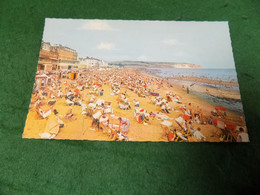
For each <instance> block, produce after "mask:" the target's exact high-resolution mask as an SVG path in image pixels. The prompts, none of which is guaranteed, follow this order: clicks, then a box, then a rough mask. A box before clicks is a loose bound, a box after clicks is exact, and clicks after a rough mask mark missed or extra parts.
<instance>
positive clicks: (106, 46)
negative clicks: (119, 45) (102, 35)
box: [97, 42, 116, 50]
mask: <svg viewBox="0 0 260 195" xmlns="http://www.w3.org/2000/svg"><path fill="white" fill-rule="evenodd" d="M97 49H99V50H115V49H116V47H115V45H114V44H113V43H103V42H101V43H99V44H98V46H97Z"/></svg>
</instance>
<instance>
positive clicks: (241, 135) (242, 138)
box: [237, 127, 249, 142]
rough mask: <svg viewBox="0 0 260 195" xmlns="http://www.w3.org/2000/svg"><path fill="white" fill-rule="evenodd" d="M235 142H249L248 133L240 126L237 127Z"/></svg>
mask: <svg viewBox="0 0 260 195" xmlns="http://www.w3.org/2000/svg"><path fill="white" fill-rule="evenodd" d="M237 142H249V137H248V134H247V133H245V130H244V129H243V128H242V127H240V128H239V133H238V136H237Z"/></svg>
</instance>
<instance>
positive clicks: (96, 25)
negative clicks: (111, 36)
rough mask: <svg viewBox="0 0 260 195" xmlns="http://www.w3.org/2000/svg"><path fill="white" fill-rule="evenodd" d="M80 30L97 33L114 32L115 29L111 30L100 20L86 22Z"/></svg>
mask: <svg viewBox="0 0 260 195" xmlns="http://www.w3.org/2000/svg"><path fill="white" fill-rule="evenodd" d="M81 29H84V30H98V31H115V30H116V29H114V28H112V27H111V26H110V25H109V24H108V23H107V22H105V21H102V20H91V21H86V22H84V24H83V25H82V26H81Z"/></svg>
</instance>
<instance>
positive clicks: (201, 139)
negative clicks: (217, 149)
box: [193, 127, 206, 141]
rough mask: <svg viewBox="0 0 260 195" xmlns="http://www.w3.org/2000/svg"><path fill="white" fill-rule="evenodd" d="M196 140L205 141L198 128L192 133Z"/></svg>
mask: <svg viewBox="0 0 260 195" xmlns="http://www.w3.org/2000/svg"><path fill="white" fill-rule="evenodd" d="M193 135H194V136H195V137H196V139H197V140H198V141H206V137H205V136H204V135H203V134H202V133H201V132H200V128H199V127H198V129H197V130H196V131H195V132H194V134H193Z"/></svg>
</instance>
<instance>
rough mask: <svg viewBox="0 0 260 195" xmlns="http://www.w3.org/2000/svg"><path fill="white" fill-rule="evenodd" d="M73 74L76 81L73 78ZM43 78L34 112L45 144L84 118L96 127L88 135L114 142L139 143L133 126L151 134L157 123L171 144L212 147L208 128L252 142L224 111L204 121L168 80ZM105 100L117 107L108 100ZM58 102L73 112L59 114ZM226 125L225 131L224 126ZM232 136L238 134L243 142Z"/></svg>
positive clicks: (84, 73)
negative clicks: (41, 122)
mask: <svg viewBox="0 0 260 195" xmlns="http://www.w3.org/2000/svg"><path fill="white" fill-rule="evenodd" d="M71 74H75V75H76V76H73V77H71ZM37 75H38V76H39V75H44V76H42V77H40V81H38V80H37V82H35V85H34V89H33V95H32V100H31V105H30V111H31V112H35V113H36V117H37V119H39V120H47V123H46V127H45V130H44V132H42V133H41V134H40V137H41V138H49V139H50V138H54V137H55V136H57V135H58V134H59V132H60V130H61V129H62V128H64V127H66V123H69V122H70V121H74V120H79V118H82V117H83V119H84V120H91V121H92V122H91V126H90V127H84V129H85V130H86V129H88V130H90V131H97V132H102V136H103V135H104V136H107V138H108V139H109V140H120V141H131V140H135V138H134V137H133V138H128V134H129V131H131V124H130V123H133V122H135V123H139V124H140V125H145V126H147V128H149V126H152V125H157V123H156V122H154V121H160V125H157V126H158V131H161V132H162V135H163V137H164V139H166V140H168V141H208V140H207V137H206V136H205V135H203V133H202V131H201V129H202V128H203V125H212V126H214V127H216V128H217V129H219V131H220V135H218V136H219V138H220V141H246V140H247V139H248V138H247V137H246V136H245V134H247V133H246V130H245V128H244V127H242V126H238V125H233V126H234V127H233V126H232V124H229V123H228V122H227V121H228V119H227V116H226V115H225V114H226V112H224V111H223V109H222V110H221V109H216V110H213V111H212V114H211V115H210V116H208V115H204V114H203V111H202V108H200V106H198V105H193V104H192V103H188V104H184V103H183V98H182V97H181V96H180V95H178V94H176V93H174V87H173V85H172V84H170V83H169V82H168V81H166V80H164V79H162V78H157V77H153V76H148V75H144V74H142V73H140V72H138V71H135V70H131V71H125V70H121V69H112V68H111V69H107V70H98V69H88V70H73V71H72V70H65V71H61V70H60V71H55V72H46V74H43V73H38V74H37ZM105 86H106V90H105ZM108 89H109V90H108ZM162 89H165V90H166V91H163V90H162ZM130 93H131V94H133V93H134V94H136V96H135V98H129V94H130ZM105 95H106V97H107V96H108V95H109V97H111V98H113V100H115V101H111V100H110V99H111V98H109V99H107V98H105V97H104V96H105ZM57 102H64V105H63V107H64V108H65V109H66V110H67V111H66V113H65V114H64V112H63V114H60V113H59V109H58V108H57V106H56V105H57ZM115 102H116V103H115ZM141 102H146V103H147V104H152V105H154V107H153V108H154V110H147V108H146V107H145V104H144V103H143V105H142V103H141ZM77 106H78V107H80V108H81V112H80V114H79V113H77V114H75V113H74V107H77ZM118 109H119V111H117V110H118ZM115 110H116V112H115ZM120 110H121V111H120ZM126 111H131V112H132V113H133V117H132V118H130V117H126V116H125V115H124V113H125V112H126ZM220 111H222V112H220ZM216 119H217V121H216ZM65 120H66V122H64V121H65ZM221 122H223V123H224V126H221V125H220V123H221ZM195 126H196V127H195ZM231 126H232V128H230V127H231ZM235 128H239V130H237V131H236V130H235ZM85 130H84V131H85ZM231 131H232V132H235V131H236V136H238V137H236V136H234V133H231ZM98 135H100V134H98ZM241 135H242V136H241ZM230 136H231V137H230ZM191 138H192V139H191ZM137 141H138V140H137Z"/></svg>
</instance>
